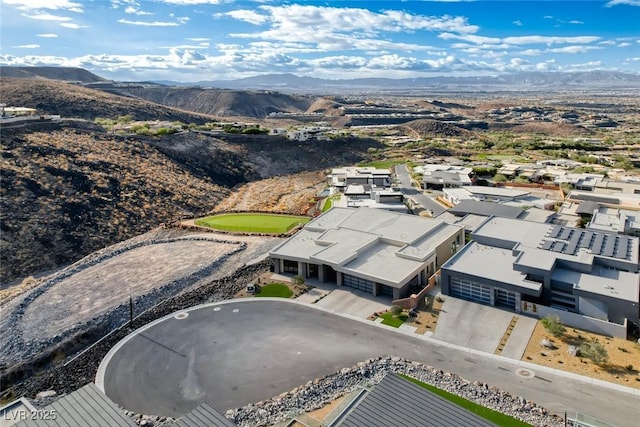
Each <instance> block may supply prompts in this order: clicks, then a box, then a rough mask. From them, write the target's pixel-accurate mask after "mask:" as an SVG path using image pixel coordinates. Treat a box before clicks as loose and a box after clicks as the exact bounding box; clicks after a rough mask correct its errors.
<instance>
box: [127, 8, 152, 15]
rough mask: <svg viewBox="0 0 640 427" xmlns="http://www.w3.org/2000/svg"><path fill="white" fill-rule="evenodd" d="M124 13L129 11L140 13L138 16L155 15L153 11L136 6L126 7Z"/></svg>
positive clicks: (134, 13) (135, 13)
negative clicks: (146, 10)
mask: <svg viewBox="0 0 640 427" xmlns="http://www.w3.org/2000/svg"><path fill="white" fill-rule="evenodd" d="M124 13H128V14H129V15H138V16H146V15H153V13H151V12H145V11H143V10H140V9H138V8H137V7H136V6H127V7H126V8H125V9H124Z"/></svg>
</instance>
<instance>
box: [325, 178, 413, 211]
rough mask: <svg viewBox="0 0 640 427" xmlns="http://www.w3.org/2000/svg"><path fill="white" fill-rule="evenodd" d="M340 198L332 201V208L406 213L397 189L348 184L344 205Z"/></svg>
mask: <svg viewBox="0 0 640 427" xmlns="http://www.w3.org/2000/svg"><path fill="white" fill-rule="evenodd" d="M341 202H342V198H341V199H339V200H336V201H334V206H347V207H353V208H359V207H363V206H366V207H369V208H374V209H385V210H390V211H394V212H402V213H407V212H408V208H407V206H406V205H405V204H404V193H403V192H402V191H400V189H397V188H391V187H379V186H377V185H370V184H349V185H348V186H347V188H346V189H345V190H344V204H343V203H341Z"/></svg>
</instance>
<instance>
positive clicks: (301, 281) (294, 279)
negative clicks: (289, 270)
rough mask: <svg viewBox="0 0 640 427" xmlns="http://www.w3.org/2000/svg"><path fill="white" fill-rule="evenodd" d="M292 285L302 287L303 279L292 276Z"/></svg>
mask: <svg viewBox="0 0 640 427" xmlns="http://www.w3.org/2000/svg"><path fill="white" fill-rule="evenodd" d="M293 284H294V285H298V286H302V285H304V277H302V276H293Z"/></svg>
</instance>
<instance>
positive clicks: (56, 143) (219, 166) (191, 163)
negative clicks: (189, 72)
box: [0, 121, 379, 283]
mask: <svg viewBox="0 0 640 427" xmlns="http://www.w3.org/2000/svg"><path fill="white" fill-rule="evenodd" d="M50 126H53V127H57V129H56V128H54V129H49V130H46V131H44V130H40V131H33V130H30V129H29V128H18V129H12V128H10V129H2V133H1V134H0V141H1V146H2V152H3V156H2V159H0V175H1V182H0V184H1V185H0V196H1V201H0V203H1V205H0V220H1V221H0V222H1V230H2V241H1V246H0V257H1V259H0V280H1V282H2V283H6V282H7V281H10V280H13V279H15V278H19V277H24V276H26V275H30V274H34V273H36V272H39V271H42V270H46V269H51V268H54V267H58V266H61V265H65V264H68V263H70V262H72V261H75V260H77V259H79V258H80V257H82V256H84V255H87V254H89V253H91V252H93V251H95V250H97V249H99V248H102V247H104V246H107V245H109V244H112V243H115V242H118V241H121V240H124V239H126V238H130V237H132V236H134V235H137V234H139V233H141V232H144V231H147V230H149V229H151V228H152V227H155V226H157V225H158V224H159V223H162V222H166V221H168V220H171V219H174V218H176V217H178V216H191V215H200V214H204V213H207V212H210V211H212V210H213V209H214V207H215V206H216V205H217V204H218V203H219V202H220V200H221V198H223V197H224V196H225V195H227V194H228V193H229V191H230V189H231V188H233V187H234V186H237V185H238V184H242V183H245V182H249V181H255V180H257V179H260V178H264V177H270V176H275V175H285V174H289V173H295V172H301V171H306V170H321V169H323V168H327V167H332V166H336V165H340V164H352V163H355V162H358V161H361V160H362V159H364V158H366V152H367V148H369V147H377V148H379V145H378V144H377V143H376V142H375V141H371V140H365V139H355V138H350V139H344V140H341V139H337V140H334V141H321V142H319V141H306V142H304V143H292V142H291V141H288V140H286V139H280V138H273V137H268V136H255V137H252V136H240V135H230V136H229V138H230V139H228V140H226V141H222V140H220V139H216V138H213V137H210V136H205V135H200V134H194V133H184V134H175V135H168V136H165V137H162V138H153V137H122V136H117V135H111V134H107V133H104V132H99V131H97V130H96V127H95V126H94V125H93V124H91V123H85V122H82V121H78V122H75V123H74V127H70V125H69V124H67V123H64V122H63V123H60V124H58V125H50Z"/></svg>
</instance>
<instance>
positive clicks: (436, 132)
mask: <svg viewBox="0 0 640 427" xmlns="http://www.w3.org/2000/svg"><path fill="white" fill-rule="evenodd" d="M401 127H404V128H408V129H411V130H412V131H413V132H415V135H416V136H419V137H420V138H426V137H436V136H437V137H443V136H447V137H471V136H473V132H470V131H468V130H466V129H464V128H462V127H460V126H456V125H454V124H451V123H443V122H439V121H436V120H427V119H421V120H413V121H411V122H408V123H405V124H404V125H403V126H401Z"/></svg>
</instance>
